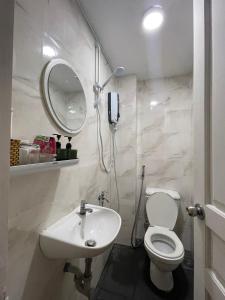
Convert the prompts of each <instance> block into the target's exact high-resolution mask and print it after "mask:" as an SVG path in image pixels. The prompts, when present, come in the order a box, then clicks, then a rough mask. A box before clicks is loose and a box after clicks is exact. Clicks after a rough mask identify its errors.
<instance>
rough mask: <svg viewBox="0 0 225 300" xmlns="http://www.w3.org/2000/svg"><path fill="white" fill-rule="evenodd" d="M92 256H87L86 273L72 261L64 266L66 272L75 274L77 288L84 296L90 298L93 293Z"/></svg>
mask: <svg viewBox="0 0 225 300" xmlns="http://www.w3.org/2000/svg"><path fill="white" fill-rule="evenodd" d="M91 265H92V258H85V270H84V273H82V272H81V270H80V269H79V268H78V267H76V266H74V265H72V264H71V263H66V264H65V266H64V272H66V273H72V274H74V283H75V286H76V288H77V290H78V291H79V292H80V293H81V294H83V295H84V296H86V297H88V299H89V298H90V293H91V279H92V272H91Z"/></svg>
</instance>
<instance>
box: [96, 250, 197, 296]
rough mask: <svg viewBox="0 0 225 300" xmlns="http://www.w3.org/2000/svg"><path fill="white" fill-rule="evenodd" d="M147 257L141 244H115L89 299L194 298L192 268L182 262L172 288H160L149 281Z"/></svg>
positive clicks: (175, 272)
mask: <svg viewBox="0 0 225 300" xmlns="http://www.w3.org/2000/svg"><path fill="white" fill-rule="evenodd" d="M149 265H150V262H149V258H148V255H147V253H146V251H145V249H144V248H143V247H141V248H139V249H136V250H134V249H132V248H131V247H128V246H123V245H114V247H113V249H112V251H111V254H110V256H109V259H108V261H107V263H106V266H105V268H104V270H103V272H102V275H101V278H100V280H99V282H98V285H97V287H96V289H95V291H94V293H93V296H92V298H91V299H92V300H114V299H118V300H161V299H168V300H170V299H171V300H172V299H173V300H193V271H192V270H191V269H185V268H182V267H181V266H180V267H179V268H177V270H175V271H174V272H173V275H174V282H175V285H174V289H173V291H172V292H170V293H164V292H161V291H159V290H158V289H157V288H155V286H154V285H153V284H152V283H151V281H150V275H149Z"/></svg>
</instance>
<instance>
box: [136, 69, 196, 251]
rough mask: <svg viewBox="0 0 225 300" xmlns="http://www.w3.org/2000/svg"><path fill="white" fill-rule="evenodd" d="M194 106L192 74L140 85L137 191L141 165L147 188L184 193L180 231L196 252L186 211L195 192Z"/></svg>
mask: <svg viewBox="0 0 225 300" xmlns="http://www.w3.org/2000/svg"><path fill="white" fill-rule="evenodd" d="M192 105H193V98H192V76H191V75H188V76H180V77H174V78H168V79H158V80H157V79H156V80H148V81H139V82H138V84H137V173H138V178H139V179H138V189H137V192H138V193H139V187H140V172H141V166H142V165H145V166H146V178H145V186H146V185H149V186H154V187H162V188H168V189H175V190H177V191H178V192H179V193H180V194H181V202H180V217H179V220H178V224H177V231H178V233H179V235H180V236H181V239H182V241H183V244H184V247H185V249H187V250H192V240H193V236H192V220H191V218H189V217H187V215H186V212H185V206H186V205H189V204H190V203H192V193H193V173H192V171H193V170H192V163H193V126H192V108H193V107H192ZM137 196H138V195H137ZM141 220H143V208H142V214H141V217H140V221H141ZM140 224H141V222H140ZM141 228H142V225H140V226H139V230H140V229H141Z"/></svg>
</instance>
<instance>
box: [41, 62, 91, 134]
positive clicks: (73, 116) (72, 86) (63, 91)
mask: <svg viewBox="0 0 225 300" xmlns="http://www.w3.org/2000/svg"><path fill="white" fill-rule="evenodd" d="M42 90H43V96H44V100H45V103H46V107H47V110H48V112H49V114H50V117H51V119H52V120H53V121H54V123H55V124H56V125H57V126H58V127H59V129H60V130H61V131H63V133H66V134H70V135H75V134H76V133H78V132H79V131H81V129H82V127H83V126H84V123H85V120H86V113H87V106H86V96H85V93H84V89H83V87H82V84H81V82H80V79H79V77H78V75H77V73H76V72H75V71H74V69H73V67H72V66H71V65H70V64H69V63H68V62H67V61H65V60H63V59H53V60H51V61H50V62H49V63H48V64H47V66H46V67H45V69H44V72H43V76H42Z"/></svg>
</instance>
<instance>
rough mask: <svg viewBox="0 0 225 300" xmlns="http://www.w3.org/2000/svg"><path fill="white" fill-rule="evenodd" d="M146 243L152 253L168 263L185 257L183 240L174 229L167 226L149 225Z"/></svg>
mask: <svg viewBox="0 0 225 300" xmlns="http://www.w3.org/2000/svg"><path fill="white" fill-rule="evenodd" d="M144 244H145V248H146V249H147V250H148V251H150V252H151V254H152V255H154V256H156V258H161V259H162V260H163V261H166V262H167V263H169V262H171V263H172V262H173V261H174V263H175V262H177V260H180V259H181V260H182V259H183V257H184V247H183V244H182V242H181V241H180V239H179V238H178V236H177V235H176V233H175V232H174V231H171V230H169V229H168V228H165V227H160V226H153V227H149V228H148V229H147V231H146V233H145V238H144Z"/></svg>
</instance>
